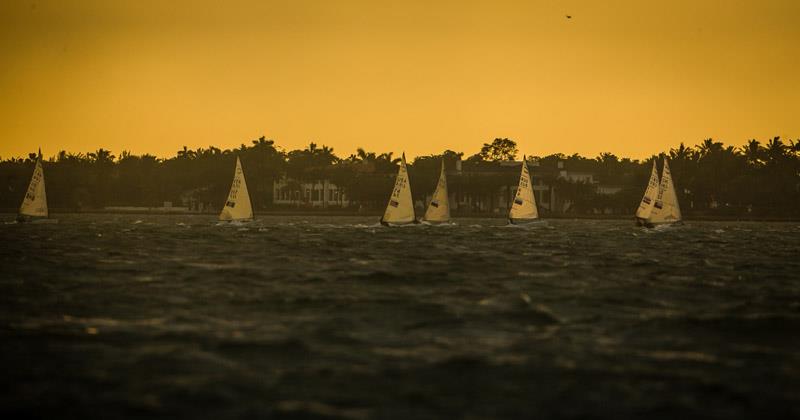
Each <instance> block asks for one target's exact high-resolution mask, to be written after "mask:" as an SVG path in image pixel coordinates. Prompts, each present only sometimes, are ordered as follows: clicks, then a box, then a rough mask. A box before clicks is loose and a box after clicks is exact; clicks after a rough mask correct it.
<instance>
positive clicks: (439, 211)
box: [422, 159, 450, 223]
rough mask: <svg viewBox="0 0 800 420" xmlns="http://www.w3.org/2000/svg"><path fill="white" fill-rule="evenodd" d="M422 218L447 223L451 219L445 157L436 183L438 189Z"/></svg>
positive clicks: (432, 221)
mask: <svg viewBox="0 0 800 420" xmlns="http://www.w3.org/2000/svg"><path fill="white" fill-rule="evenodd" d="M422 220H423V221H425V222H429V223H447V222H449V221H450V198H449V197H448V193H447V176H446V175H445V174H444V159H442V171H441V173H440V174H439V183H438V184H436V190H434V192H433V197H432V198H431V202H430V204H428V209H427V210H426V211H425V216H423V218H422Z"/></svg>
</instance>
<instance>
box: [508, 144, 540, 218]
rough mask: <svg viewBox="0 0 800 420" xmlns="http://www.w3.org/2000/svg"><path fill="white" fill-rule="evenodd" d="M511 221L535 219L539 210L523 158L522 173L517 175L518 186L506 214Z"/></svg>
mask: <svg viewBox="0 0 800 420" xmlns="http://www.w3.org/2000/svg"><path fill="white" fill-rule="evenodd" d="M508 218H509V219H510V220H511V221H514V220H520V219H537V218H539V210H538V209H537V208H536V198H535V197H534V195H533V184H532V183H531V174H530V172H529V171H528V163H527V161H526V160H525V157H524V156H523V158H522V172H521V173H520V175H519V185H518V186H517V194H516V196H515V197H514V202H513V203H512V204H511V211H510V212H509V214H508Z"/></svg>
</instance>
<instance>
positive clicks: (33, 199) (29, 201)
mask: <svg viewBox="0 0 800 420" xmlns="http://www.w3.org/2000/svg"><path fill="white" fill-rule="evenodd" d="M19 214H20V215H21V216H31V217H47V193H46V192H45V190H44V170H43V169H42V154H41V152H39V158H38V159H37V160H36V167H35V168H34V169H33V176H32V177H31V183H30V184H28V191H27V192H26V193H25V198H24V199H23V200H22V205H20V206H19Z"/></svg>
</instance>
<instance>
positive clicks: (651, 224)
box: [636, 217, 683, 229]
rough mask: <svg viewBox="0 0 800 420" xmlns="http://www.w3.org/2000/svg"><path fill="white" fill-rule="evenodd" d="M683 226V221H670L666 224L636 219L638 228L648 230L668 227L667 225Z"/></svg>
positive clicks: (665, 222)
mask: <svg viewBox="0 0 800 420" xmlns="http://www.w3.org/2000/svg"><path fill="white" fill-rule="evenodd" d="M681 224H683V221H682V220H668V221H664V222H655V223H654V222H651V221H649V220H646V219H641V218H638V217H637V218H636V226H642V227H646V228H648V229H653V228H656V227H659V226H666V225H681Z"/></svg>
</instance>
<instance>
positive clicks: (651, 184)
mask: <svg viewBox="0 0 800 420" xmlns="http://www.w3.org/2000/svg"><path fill="white" fill-rule="evenodd" d="M659 184H661V180H660V179H659V178H658V169H657V168H656V160H655V159H653V169H652V170H651V171H650V180H649V181H648V182H647V189H645V190H644V196H642V201H641V202H640V203H639V208H638V209H636V225H637V226H644V225H645V223H647V219H649V218H650V214H651V213H652V212H653V205H654V204H655V203H656V196H658V189H659V188H658V187H659Z"/></svg>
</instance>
